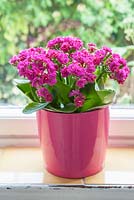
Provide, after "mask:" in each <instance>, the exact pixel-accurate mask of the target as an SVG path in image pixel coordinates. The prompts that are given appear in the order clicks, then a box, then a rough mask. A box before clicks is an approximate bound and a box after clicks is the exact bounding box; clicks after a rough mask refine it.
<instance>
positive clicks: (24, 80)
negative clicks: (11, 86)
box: [14, 79, 30, 85]
mask: <svg viewBox="0 0 134 200" xmlns="http://www.w3.org/2000/svg"><path fill="white" fill-rule="evenodd" d="M14 83H15V85H18V84H24V83H30V81H29V80H26V79H14Z"/></svg>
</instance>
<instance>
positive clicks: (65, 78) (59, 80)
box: [9, 37, 129, 113]
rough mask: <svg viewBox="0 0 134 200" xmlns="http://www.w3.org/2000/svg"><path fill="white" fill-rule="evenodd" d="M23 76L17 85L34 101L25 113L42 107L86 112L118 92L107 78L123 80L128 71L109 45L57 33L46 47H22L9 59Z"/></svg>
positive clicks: (104, 102)
mask: <svg viewBox="0 0 134 200" xmlns="http://www.w3.org/2000/svg"><path fill="white" fill-rule="evenodd" d="M9 62H10V64H11V65H14V66H16V67H17V70H18V73H19V75H20V76H21V77H23V78H24V79H21V80H16V84H17V87H18V88H19V89H20V90H21V91H22V92H23V93H24V94H26V95H27V96H28V97H29V98H30V99H31V101H32V102H31V103H30V104H29V105H27V106H26V107H25V108H24V110H23V111H24V113H31V112H33V111H37V110H39V109H47V110H52V111H55V112H65V113H72V112H85V111H90V110H93V109H97V108H100V107H103V106H107V105H108V104H110V103H112V101H113V98H114V94H115V92H114V91H113V90H108V89H105V83H106V80H107V79H114V80H115V81H117V82H118V83H119V84H123V83H124V81H125V80H126V78H127V77H128V74H129V68H128V66H127V62H126V60H125V59H124V58H122V57H121V56H120V55H119V54H115V53H113V52H112V50H111V49H110V48H108V47H106V46H104V47H102V48H101V49H98V48H97V46H96V44H93V43H89V44H87V48H85V47H84V46H83V42H82V41H81V40H80V39H79V38H75V37H56V38H54V39H52V40H50V41H49V42H48V43H47V45H46V48H45V49H44V48H42V47H37V48H30V49H25V50H22V51H21V52H20V53H19V54H18V55H15V56H13V57H12V58H11V59H10V61H9Z"/></svg>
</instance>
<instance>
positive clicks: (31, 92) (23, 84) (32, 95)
mask: <svg viewBox="0 0 134 200" xmlns="http://www.w3.org/2000/svg"><path fill="white" fill-rule="evenodd" d="M14 83H15V84H16V87H17V88H19V90H21V91H22V92H23V93H24V94H25V95H26V96H27V97H29V99H31V100H32V101H36V102H38V101H39V98H38V96H37V94H36V89H35V88H34V87H32V86H31V84H30V82H29V81H28V80H22V79H20V80H19V79H15V80H14Z"/></svg>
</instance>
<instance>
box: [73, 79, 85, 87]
mask: <svg viewBox="0 0 134 200" xmlns="http://www.w3.org/2000/svg"><path fill="white" fill-rule="evenodd" d="M86 84H87V80H86V79H85V78H80V79H79V80H78V81H77V82H76V85H77V86H78V87H79V88H83V87H84V86H85V85H86Z"/></svg>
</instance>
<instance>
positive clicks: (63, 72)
mask: <svg viewBox="0 0 134 200" xmlns="http://www.w3.org/2000/svg"><path fill="white" fill-rule="evenodd" d="M61 75H62V77H68V76H69V75H70V69H69V67H66V66H65V67H64V68H62V69H61Z"/></svg>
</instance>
